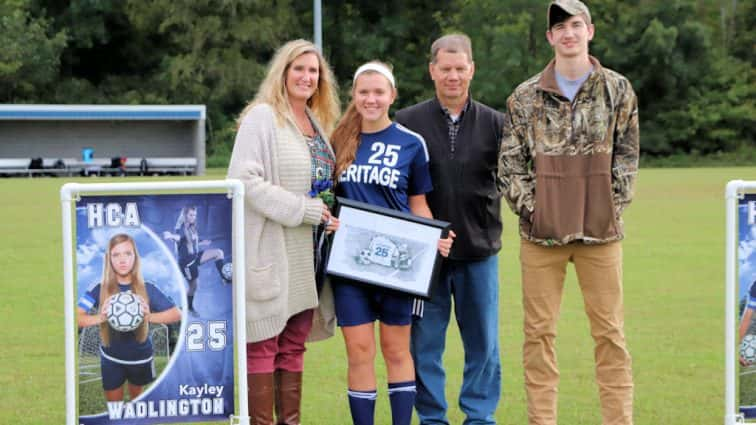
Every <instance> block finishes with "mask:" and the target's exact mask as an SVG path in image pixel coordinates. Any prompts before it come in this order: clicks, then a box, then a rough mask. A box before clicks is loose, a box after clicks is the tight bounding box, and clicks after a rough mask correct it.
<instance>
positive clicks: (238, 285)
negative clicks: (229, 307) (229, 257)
mask: <svg viewBox="0 0 756 425" xmlns="http://www.w3.org/2000/svg"><path fill="white" fill-rule="evenodd" d="M177 190H181V191H191V192H200V193H201V191H203V190H206V191H214V192H217V191H222V190H226V191H228V193H229V195H230V196H231V197H232V202H231V205H232V238H233V242H232V246H233V257H234V258H240V259H243V258H244V237H243V234H244V185H242V183H241V182H240V181H239V180H230V179H229V180H215V181H212V180H206V181H186V182H136V183H94V184H79V183H66V184H64V185H63V187H62V188H61V189H60V202H61V207H62V217H63V281H64V290H65V295H64V302H65V308H64V310H65V326H66V332H65V335H66V360H65V362H66V363H65V364H66V425H77V424H78V423H79V422H78V415H77V410H78V409H77V406H76V358H75V355H76V352H75V345H76V340H75V338H76V336H75V332H74V328H75V326H76V324H75V317H74V293H75V290H76V288H75V284H74V256H73V250H72V247H73V241H74V238H73V222H72V220H73V217H72V214H71V211H72V210H73V205H72V203H74V202H75V201H76V200H77V199H78V198H79V196H80V195H81V194H82V193H87V194H92V193H119V192H121V193H123V192H127V193H128V192H137V193H135V194H138V192H150V193H154V192H162V191H177ZM233 264H234V285H233V288H234V309H233V311H234V327H235V328H234V334H235V335H236V348H235V353H234V354H235V355H234V358H235V360H236V374H237V376H236V385H237V387H238V389H237V391H238V392H237V395H238V399H239V401H238V409H237V414H238V415H237V416H231V417H230V418H229V423H230V424H238V425H249V412H248V407H247V362H246V341H247V327H246V323H245V302H244V300H245V298H244V297H245V295H244V288H245V284H244V261H234V262H233Z"/></svg>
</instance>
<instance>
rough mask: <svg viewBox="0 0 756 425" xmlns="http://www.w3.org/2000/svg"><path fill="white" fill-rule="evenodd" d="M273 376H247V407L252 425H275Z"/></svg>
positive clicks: (265, 374)
mask: <svg viewBox="0 0 756 425" xmlns="http://www.w3.org/2000/svg"><path fill="white" fill-rule="evenodd" d="M273 397H274V391H273V374H272V373H250V374H248V375H247V406H248V408H249V417H250V419H251V420H252V422H251V425H273Z"/></svg>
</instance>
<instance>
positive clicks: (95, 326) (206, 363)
mask: <svg viewBox="0 0 756 425" xmlns="http://www.w3.org/2000/svg"><path fill="white" fill-rule="evenodd" d="M231 212H232V202H231V200H230V199H229V198H228V197H227V196H226V194H224V193H212V194H161V195H111V196H100V195H98V196H82V197H81V198H80V199H79V200H78V201H77V202H76V208H75V219H74V222H75V233H74V237H75V246H74V250H75V263H74V264H75V270H76V278H75V293H74V297H75V302H76V307H75V308H76V315H75V317H76V328H77V331H78V345H77V363H78V377H77V381H78V382H77V393H78V423H80V424H83V425H84V424H86V425H91V424H153V423H171V422H181V423H186V422H196V421H217V420H226V421H227V420H228V417H229V415H232V414H233V413H234V344H233V341H234V331H233V312H232V309H233V303H232V287H233V282H232V277H233V272H232V258H231V248H232V237H231V235H232V230H231V221H232V214H231Z"/></svg>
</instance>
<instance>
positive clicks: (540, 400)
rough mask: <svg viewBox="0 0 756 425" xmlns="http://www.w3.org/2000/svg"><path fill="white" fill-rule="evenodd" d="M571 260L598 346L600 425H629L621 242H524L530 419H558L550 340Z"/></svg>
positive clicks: (540, 423) (548, 423) (534, 424)
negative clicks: (562, 244)
mask: <svg viewBox="0 0 756 425" xmlns="http://www.w3.org/2000/svg"><path fill="white" fill-rule="evenodd" d="M570 261H571V262H573V263H574V264H575V271H576V272H577V276H578V281H579V282H580V290H581V291H582V293H583V302H584V305H585V312H586V314H587V315H588V319H589V321H590V324H591V335H592V336H593V340H594V342H595V344H596V345H595V350H594V359H595V362H596V381H597V383H598V387H599V397H600V399H601V414H602V416H603V424H604V425H629V424H632V423H633V377H632V371H631V358H630V353H629V352H628V351H627V348H626V347H625V335H624V332H623V325H624V319H623V317H624V312H623V303H622V245H621V243H620V242H613V243H609V244H605V245H584V244H580V243H573V244H569V245H566V246H555V247H544V246H540V245H536V244H534V243H531V242H528V241H526V240H522V242H521V244H520V262H521V265H522V298H523V309H524V310H525V323H524V331H525V343H524V346H523V366H524V369H525V389H526V392H527V398H528V420H529V423H530V424H531V425H555V424H556V423H557V417H556V412H557V387H558V384H559V369H558V367H557V361H556V350H555V345H554V340H555V338H556V326H557V319H558V318H559V308H560V305H561V302H562V292H563V289H564V277H565V274H566V271H567V263H568V262H570Z"/></svg>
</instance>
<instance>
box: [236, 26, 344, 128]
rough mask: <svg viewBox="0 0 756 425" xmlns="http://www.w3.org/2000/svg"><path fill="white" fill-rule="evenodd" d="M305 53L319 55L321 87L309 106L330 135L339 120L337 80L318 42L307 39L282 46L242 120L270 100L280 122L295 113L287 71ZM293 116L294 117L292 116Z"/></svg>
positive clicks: (241, 115) (319, 85)
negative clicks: (290, 102)
mask: <svg viewBox="0 0 756 425" xmlns="http://www.w3.org/2000/svg"><path fill="white" fill-rule="evenodd" d="M305 53H312V54H314V55H315V56H317V58H318V64H319V69H318V70H319V74H320V76H319V78H318V87H317V89H316V90H315V93H314V94H313V95H312V97H310V98H309V99H308V100H307V106H308V107H309V108H310V110H311V111H312V113H313V115H314V116H315V118H316V119H317V120H318V124H320V126H321V127H322V128H323V131H325V132H326V134H330V133H331V130H333V126H334V125H335V124H336V120H337V119H338V117H339V97H338V94H337V84H336V79H335V78H334V76H333V72H331V67H330V66H328V62H326V60H325V58H324V57H323V55H322V54H321V53H320V51H318V48H317V47H315V45H314V44H312V43H311V42H309V41H307V40H302V39H298V40H292V41H289V42H288V43H286V44H284V45H283V46H281V47H279V48H278V50H277V51H276V53H275V55H274V56H273V59H271V60H270V63H269V64H268V73H267V74H266V75H265V79H263V81H262V83H260V88H259V89H258V90H257V94H256V95H255V98H254V99H253V100H252V102H250V103H249V104H248V105H247V106H246V107H245V108H244V110H243V111H242V112H241V114H240V115H239V120H238V121H239V123H241V120H242V118H244V115H246V114H247V112H249V110H250V109H252V107H254V106H255V105H258V104H260V103H267V104H268V105H270V106H271V108H273V111H274V112H275V114H276V119H277V120H278V124H279V125H283V123H284V122H285V121H286V117H287V116H289V115H292V112H291V105H290V104H289V95H288V92H287V91H286V74H287V72H288V71H289V66H290V65H291V63H292V62H294V60H295V59H297V58H298V57H299V56H301V55H303V54H305ZM292 119H293V117H292Z"/></svg>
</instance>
